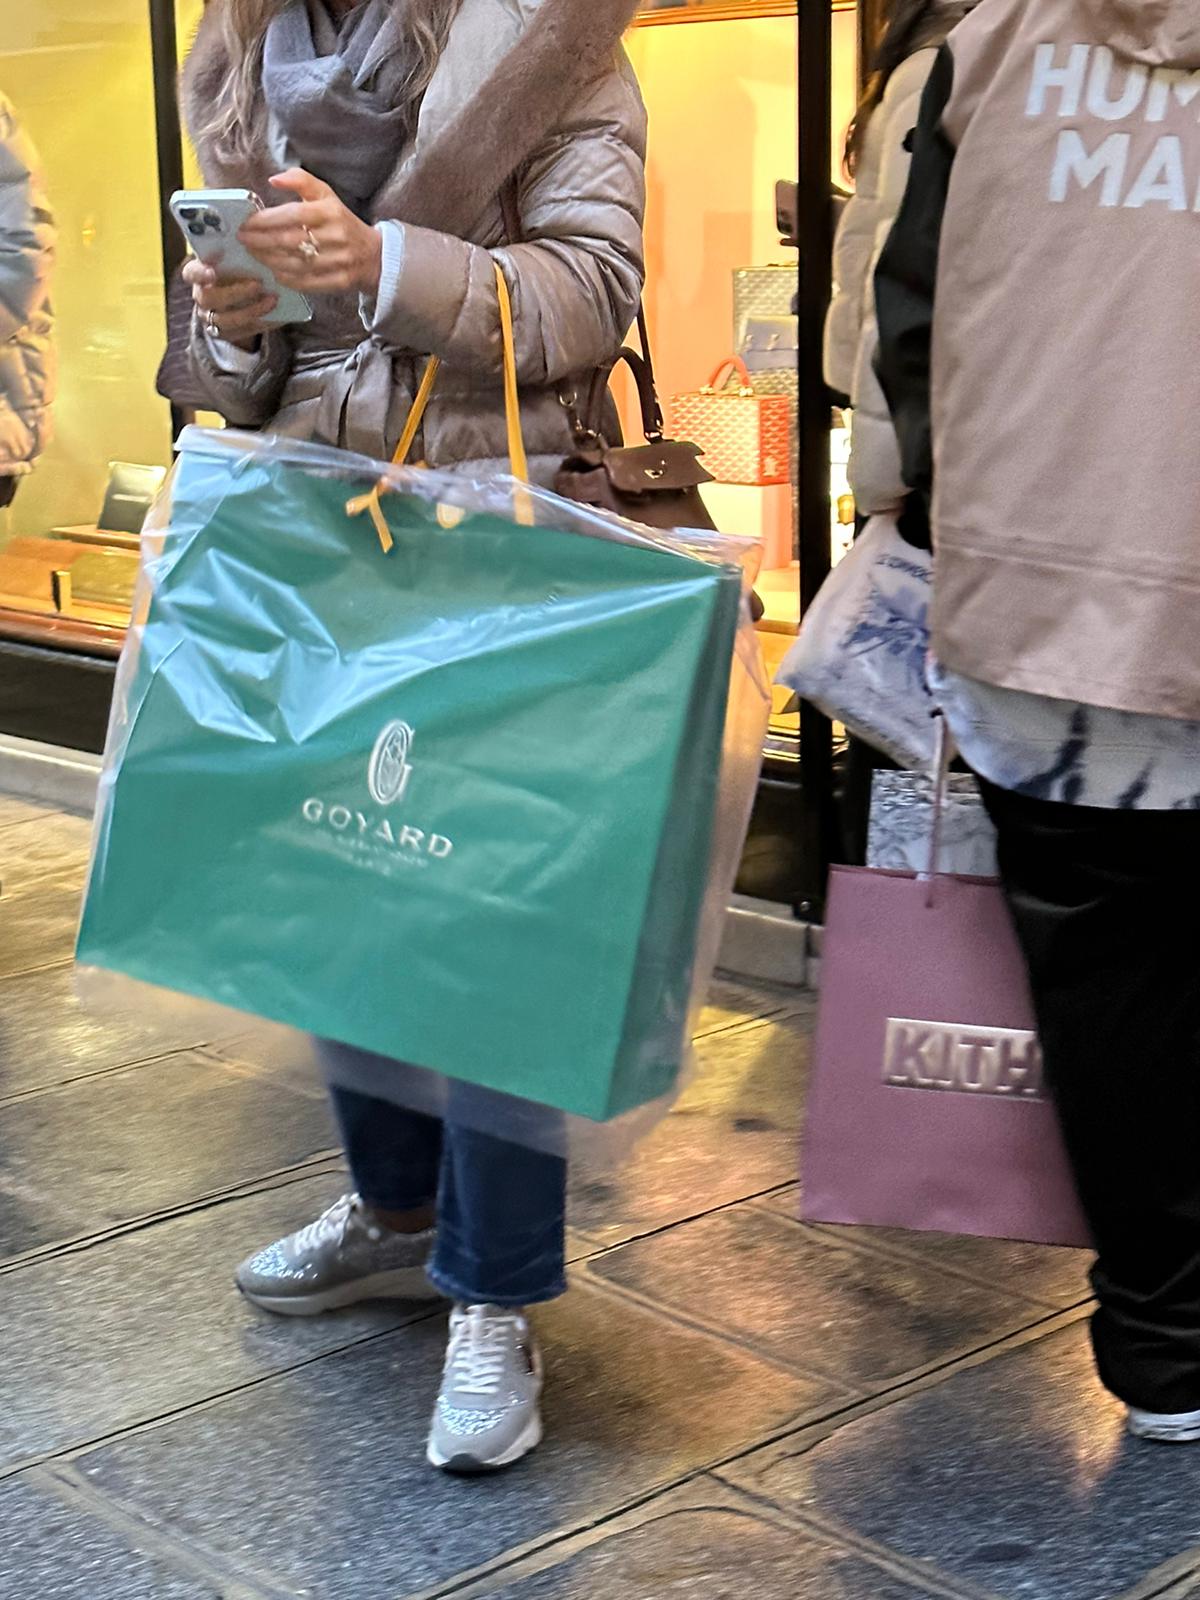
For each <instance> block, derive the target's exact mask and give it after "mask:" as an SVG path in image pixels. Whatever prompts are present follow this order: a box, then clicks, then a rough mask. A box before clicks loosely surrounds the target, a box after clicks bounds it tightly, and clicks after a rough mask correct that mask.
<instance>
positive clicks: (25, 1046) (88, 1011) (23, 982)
mask: <svg viewBox="0 0 1200 1600" xmlns="http://www.w3.org/2000/svg"><path fill="white" fill-rule="evenodd" d="M3 919H4V902H3V901H2V900H0V928H2V926H3ZM241 1026H244V1024H243V1023H242V1022H241V1021H240V1020H239V1019H237V1018H236V1017H231V1016H230V1015H229V1014H222V1013H220V1012H219V1011H218V1010H217V1009H216V1008H211V1009H210V1010H209V1011H207V1012H203V1011H199V1012H198V1011H196V1010H183V1011H176V1010H175V1009H174V1008H173V1007H171V1006H170V1005H166V1006H162V1007H158V1008H154V1007H151V1006H148V1005H145V1004H142V1003H141V999H140V996H139V997H138V998H136V999H135V998H132V997H131V998H130V1000H129V1002H128V1003H125V1004H123V1003H121V1002H120V1001H119V1000H118V999H117V998H115V997H111V998H110V997H106V998H105V999H104V1000H103V1001H99V1000H95V999H93V998H92V997H91V996H90V995H89V994H88V992H87V990H86V987H85V988H82V989H81V986H80V982H79V980H78V978H77V974H76V971H75V968H74V966H73V965H71V964H70V963H63V964H62V965H60V966H57V967H47V968H45V969H44V970H43V971H40V972H26V973H22V974H20V975H19V976H17V977H12V978H3V979H0V1100H3V1099H5V1098H7V1097H8V1096H9V1095H13V1094H22V1093H25V1092H27V1091H28V1090H31V1089H42V1088H49V1087H51V1086H53V1085H54V1084H59V1083H65V1082H68V1081H69V1080H71V1079H74V1078H82V1077H87V1076H89V1075H90V1074H92V1073H96V1072H106V1071H109V1070H111V1068H113V1067H123V1066H128V1065H130V1064H132V1063H136V1062H141V1061H148V1060H150V1059H151V1058H153V1057H155V1056H166V1055H172V1054H174V1053H176V1052H178V1051H181V1050H190V1049H193V1048H195V1047H197V1046H201V1045H206V1044H209V1043H210V1041H219V1040H220V1039H222V1038H223V1037H224V1036H225V1035H226V1034H229V1033H232V1032H235V1031H236V1030H237V1029H238V1028H239V1027H241Z"/></svg>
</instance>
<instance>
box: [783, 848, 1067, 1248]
mask: <svg viewBox="0 0 1200 1600" xmlns="http://www.w3.org/2000/svg"><path fill="white" fill-rule="evenodd" d="M822 967H823V970H822V980H821V1005H820V1014H819V1018H818V1023H817V1036H816V1047H815V1059H814V1071H813V1082H812V1087H811V1090H810V1093H809V1099H808V1114H807V1125H806V1129H805V1136H804V1151H803V1162H802V1171H801V1177H802V1179H803V1184H802V1193H803V1200H802V1205H801V1213H802V1215H803V1216H804V1217H805V1218H807V1219H809V1220H810V1221H818V1222H853V1223H869V1224H874V1225H877V1226H895V1227H902V1228H919V1229H936V1230H941V1231H944V1232H946V1233H968V1234H983V1235H989V1236H993V1237H996V1238H1003V1239H1024V1240H1029V1241H1031V1242H1034V1243H1039V1244H1069V1245H1086V1244H1088V1243H1089V1238H1088V1229H1087V1224H1086V1223H1085V1221H1084V1218H1083V1214H1082V1211H1081V1210H1080V1206H1079V1201H1078V1199H1077V1198H1076V1195H1075V1190H1074V1186H1073V1183H1072V1180H1071V1175H1070V1172H1069V1170H1068V1167H1067V1160H1066V1155H1065V1153H1064V1150H1063V1146H1062V1140H1061V1137H1060V1135H1059V1130H1058V1123H1057V1119H1056V1117H1055V1113H1054V1109H1053V1107H1052V1105H1051V1104H1050V1102H1049V1100H1048V1099H1047V1097H1046V1092H1045V1088H1044V1085H1043V1082H1042V1064H1041V1052H1040V1050H1039V1049H1038V1044H1037V1039H1036V1036H1035V1034H1034V1024H1033V1008H1032V1004H1031V1001H1030V996H1029V986H1028V982H1027V979H1026V975H1025V970H1024V966H1023V964H1022V961H1021V955H1020V951H1019V949H1018V946H1017V942H1016V936H1015V935H1014V933H1013V929H1012V925H1011V923H1010V921H1009V917H1008V913H1007V909H1006V907H1005V904H1004V900H1003V897H1002V894H1001V890H1000V887H999V885H998V884H997V883H996V882H994V881H993V880H991V879H984V878H963V877H952V876H939V877H937V878H935V879H933V880H932V882H931V881H930V880H929V879H928V878H921V877H917V876H914V875H912V874H909V873H899V872H883V871H875V870H871V869H866V868H852V867H837V868H835V869H834V871H833V874H832V878H831V883H830V894H829V906H828V914H827V917H826V925H825V943H824V959H823V964H822Z"/></svg>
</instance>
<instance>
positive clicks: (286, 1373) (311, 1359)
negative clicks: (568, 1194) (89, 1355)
mask: <svg viewBox="0 0 1200 1600" xmlns="http://www.w3.org/2000/svg"><path fill="white" fill-rule="evenodd" d="M445 1315H446V1307H445V1305H443V1304H441V1303H440V1302H434V1303H431V1305H430V1307H429V1309H428V1310H423V1311H421V1312H419V1313H417V1314H415V1315H414V1316H412V1317H409V1318H408V1319H407V1320H406V1321H405V1322H403V1323H401V1324H399V1325H398V1326H392V1327H387V1328H380V1329H378V1330H377V1331H375V1332H372V1333H366V1334H362V1335H360V1336H359V1337H357V1338H351V1339H347V1340H346V1342H345V1343H344V1344H340V1345H335V1346H333V1347H331V1348H329V1349H325V1350H321V1351H319V1352H318V1353H316V1354H314V1355H311V1356H307V1357H305V1358H304V1359H303V1360H301V1361H292V1362H289V1363H287V1364H285V1365H283V1366H279V1367H275V1368H273V1369H272V1370H271V1371H270V1372H264V1373H262V1374H261V1375H260V1376H259V1377H256V1378H250V1379H247V1381H246V1382H244V1383H235V1384H231V1385H230V1386H229V1387H228V1388H226V1389H217V1390H214V1391H213V1392H212V1393H211V1394H206V1395H202V1396H201V1397H200V1398H199V1399H197V1400H191V1401H189V1402H188V1403H187V1404H186V1405H180V1406H174V1407H172V1408H171V1409H169V1410H167V1411H163V1412H159V1413H157V1414H156V1415H154V1416H153V1417H143V1418H141V1419H140V1420H139V1421H137V1422H131V1423H130V1424H129V1425H128V1426H127V1427H123V1428H114V1429H112V1430H111V1431H110V1432H108V1433H101V1434H97V1435H96V1436H95V1437H94V1438H90V1439H83V1440H80V1441H79V1442H78V1443H76V1444H72V1445H68V1446H66V1447H65V1448H63V1449H59V1450H49V1451H46V1452H45V1453H44V1454H42V1455H36V1456H28V1457H26V1459H25V1460H23V1461H18V1462H14V1463H13V1464H12V1465H11V1466H9V1467H3V1468H0V1483H6V1482H7V1481H8V1480H9V1479H11V1478H16V1477H20V1476H21V1474H22V1473H28V1472H32V1471H34V1470H35V1469H38V1468H47V1467H49V1466H51V1465H52V1464H56V1463H61V1464H64V1465H68V1466H70V1465H73V1463H74V1462H76V1461H78V1460H79V1459H81V1458H82V1457H83V1456H87V1455H90V1454H92V1453H93V1452H95V1451H97V1450H104V1449H107V1448H108V1446H110V1445H113V1444H119V1443H121V1442H122V1441H123V1440H125V1439H133V1438H137V1437H138V1436H139V1435H140V1434H144V1433H153V1432H156V1431H157V1430H158V1429H160V1428H167V1427H170V1426H171V1425H172V1424H174V1423H176V1422H178V1421H180V1420H181V1419H183V1418H186V1417H192V1416H199V1415H201V1414H203V1413H204V1412H205V1411H211V1410H212V1409H213V1408H214V1407H216V1406H219V1405H222V1404H224V1403H225V1402H226V1401H228V1400H232V1399H235V1398H236V1397H237V1396H238V1395H242V1394H248V1393H251V1392H252V1391H253V1390H255V1389H261V1388H262V1387H263V1385H264V1384H269V1383H275V1382H277V1381H284V1380H286V1379H289V1378H292V1377H294V1376H295V1374H296V1373H298V1372H302V1371H303V1370H304V1369H305V1368H306V1367H313V1366H316V1365H317V1364H318V1363H319V1362H321V1361H327V1360H330V1359H331V1358H333V1357H337V1356H342V1355H345V1354H346V1353H347V1352H348V1351H350V1350H356V1349H359V1348H365V1347H366V1346H368V1345H373V1344H377V1343H378V1342H379V1341H380V1340H381V1339H388V1338H393V1337H395V1336H396V1335H397V1334H399V1333H403V1332H404V1331H405V1330H406V1329H408V1328H414V1327H416V1326H417V1325H418V1324H420V1323H424V1322H431V1321H433V1320H435V1319H436V1318H438V1317H444V1316H445Z"/></svg>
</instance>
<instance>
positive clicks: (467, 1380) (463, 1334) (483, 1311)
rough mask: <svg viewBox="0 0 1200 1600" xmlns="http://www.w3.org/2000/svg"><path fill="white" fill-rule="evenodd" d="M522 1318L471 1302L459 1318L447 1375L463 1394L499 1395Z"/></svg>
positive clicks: (456, 1322)
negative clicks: (511, 1347) (509, 1354)
mask: <svg viewBox="0 0 1200 1600" xmlns="http://www.w3.org/2000/svg"><path fill="white" fill-rule="evenodd" d="M520 1328H521V1319H520V1318H519V1317H515V1316H503V1315H500V1314H499V1313H497V1312H495V1311H489V1310H488V1308H487V1307H486V1306H470V1307H468V1309H467V1310H466V1311H465V1312H460V1313H459V1315H458V1317H457V1318H456V1319H455V1324H454V1331H453V1333H452V1335H451V1338H450V1351H449V1356H448V1358H447V1363H446V1365H447V1376H448V1377H449V1379H450V1381H451V1383H452V1385H453V1387H454V1388H455V1389H456V1390H457V1391H458V1392H459V1393H460V1394H476V1395H482V1396H485V1397H495V1396H496V1395H497V1394H499V1392H500V1386H501V1384H502V1383H503V1381H504V1375H505V1369H506V1367H507V1358H508V1351H509V1347H510V1344H511V1342H512V1335H513V1334H514V1333H515V1332H518V1331H519V1330H520Z"/></svg>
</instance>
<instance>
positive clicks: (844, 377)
mask: <svg viewBox="0 0 1200 1600" xmlns="http://www.w3.org/2000/svg"><path fill="white" fill-rule="evenodd" d="M970 9H971V6H970V4H968V0H940V3H939V4H938V5H937V6H936V7H935V9H934V14H933V16H932V17H931V19H930V26H929V28H928V29H927V30H926V32H925V35H924V38H925V39H926V40H927V41H929V42H928V43H927V44H925V46H924V47H923V48H921V49H918V50H916V51H915V52H914V53H913V54H912V55H911V56H909V58H908V60H907V61H904V62H902V63H901V65H900V66H899V67H897V68H896V70H895V72H893V74H892V76H891V78H890V79H889V80H888V85H887V88H886V89H885V90H884V94H883V99H882V100H881V101H880V103H879V105H878V106H877V107H876V108H875V113H874V115H873V116H872V117H871V120H870V122H869V123H868V124H867V131H866V134H865V135H864V138H863V148H862V152H861V155H860V157H859V162H858V171H857V174H856V177H855V188H854V195H853V197H852V198H851V199H850V200H849V201H848V202H847V205H846V208H845V211H844V212H843V213H842V220H841V225H840V226H839V228H838V234H837V239H836V241H835V244H834V257H833V277H834V295H833V303H832V305H831V306H830V308H829V316H828V319H827V321H826V324H825V379H826V382H827V383H828V384H829V385H830V387H831V388H833V389H836V390H837V391H838V393H839V394H844V395H848V396H849V397H850V402H851V405H852V406H853V419H852V424H851V454H850V488H851V490H852V492H853V494H854V500H855V504H856V506H857V509H858V510H859V512H860V513H861V514H862V515H863V516H874V515H876V514H878V513H880V512H884V511H894V510H897V509H898V508H899V506H900V505H901V504H902V503H903V501H904V497H905V495H906V493H907V490H906V488H905V484H904V478H903V476H902V475H901V471H900V449H899V446H898V445H897V443H896V432H895V429H894V428H893V427H892V419H891V416H890V414H889V412H888V406H887V401H886V400H885V399H884V396H883V390H882V389H881V388H880V386H879V379H878V378H877V377H876V376H875V364H874V363H875V351H876V349H877V347H878V344H879V328H878V324H877V323H876V320H875V268H876V267H877V266H878V264H879V256H880V253H881V251H882V250H883V247H884V245H885V244H886V242H887V236H888V234H889V233H890V232H891V229H892V224H893V222H895V220H896V214H897V212H898V211H899V210H900V202H901V201H902V200H903V198H904V189H905V186H906V184H907V183H908V168H909V160H910V157H909V153H908V151H907V150H906V149H905V141H906V140H907V139H908V136H909V134H910V133H911V132H912V130H913V128H914V127H915V126H916V123H917V113H918V111H919V110H920V106H921V95H922V94H923V92H924V89H925V81H926V79H927V78H928V76H929V73H930V71H931V69H932V67H933V63H934V61H935V59H936V57H937V46H938V45H940V44H941V43H942V41H943V39H944V37H945V35H947V34H948V33H949V32H950V30H951V28H952V27H953V26H954V25H955V24H956V23H957V22H959V21H960V20H961V19H962V17H963V15H964V14H965V13H966V12H967V11H968V10H970Z"/></svg>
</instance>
